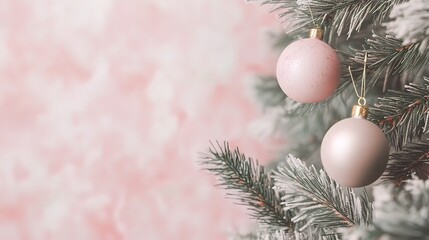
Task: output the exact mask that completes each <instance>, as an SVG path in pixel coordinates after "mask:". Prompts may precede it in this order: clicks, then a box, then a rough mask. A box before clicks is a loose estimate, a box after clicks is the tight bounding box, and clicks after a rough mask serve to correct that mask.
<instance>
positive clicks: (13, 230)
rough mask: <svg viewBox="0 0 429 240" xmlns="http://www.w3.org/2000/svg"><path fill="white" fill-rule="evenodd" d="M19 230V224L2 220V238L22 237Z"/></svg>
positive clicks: (0, 227) (0, 226)
mask: <svg viewBox="0 0 429 240" xmlns="http://www.w3.org/2000/svg"><path fill="white" fill-rule="evenodd" d="M19 232H20V231H19V228H18V226H17V225H15V224H12V223H8V222H0V239H11V240H12V239H22V238H23V237H22V236H21V235H20V234H19Z"/></svg>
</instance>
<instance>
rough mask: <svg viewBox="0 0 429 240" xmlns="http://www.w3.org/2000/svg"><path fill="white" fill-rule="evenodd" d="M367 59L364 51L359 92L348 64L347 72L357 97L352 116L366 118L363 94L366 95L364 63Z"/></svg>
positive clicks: (366, 108) (366, 109)
mask: <svg viewBox="0 0 429 240" xmlns="http://www.w3.org/2000/svg"><path fill="white" fill-rule="evenodd" d="M367 60H368V53H367V52H365V58H364V62H363V64H364V65H363V73H362V84H361V88H360V94H359V92H358V90H357V86H356V81H355V79H354V78H353V74H352V70H351V68H350V66H349V73H350V77H351V79H352V82H353V88H354V90H355V92H356V96H357V97H358V101H357V102H358V105H354V106H353V109H352V117H357V118H364V119H366V118H367V117H368V107H367V106H366V98H365V95H366V63H367Z"/></svg>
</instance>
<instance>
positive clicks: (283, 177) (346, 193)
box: [274, 155, 372, 234]
mask: <svg viewBox="0 0 429 240" xmlns="http://www.w3.org/2000/svg"><path fill="white" fill-rule="evenodd" d="M274 180H275V181H276V184H275V185H276V187H277V188H279V189H280V190H282V191H283V193H284V196H283V197H282V200H283V202H282V204H283V205H284V206H285V210H294V211H295V212H296V215H295V216H294V217H293V218H292V221H293V222H295V223H304V225H303V226H302V227H301V228H300V230H303V229H306V228H307V227H309V226H317V227H321V228H323V229H325V230H327V233H329V232H330V231H332V232H335V230H336V229H338V228H342V227H351V226H354V225H365V224H368V223H369V222H370V221H371V217H372V213H371V204H370V202H369V200H368V196H367V195H366V194H365V195H364V196H363V197H360V198H359V197H357V196H356V195H355V194H354V192H353V191H352V190H351V189H350V188H346V189H343V188H341V187H340V186H339V185H338V184H336V183H335V182H334V181H333V180H332V179H330V178H329V177H328V176H327V175H326V174H325V172H324V171H323V170H321V171H320V172H319V173H318V172H317V170H316V169H315V168H314V166H312V167H310V168H308V167H307V166H306V165H305V164H304V163H303V162H302V161H301V160H299V159H297V158H295V157H293V156H292V155H289V157H288V158H287V160H286V162H285V163H284V164H283V165H281V166H280V167H279V168H278V171H277V172H275V173H274ZM331 234H332V233H331Z"/></svg>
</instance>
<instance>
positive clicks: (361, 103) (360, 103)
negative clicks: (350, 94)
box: [358, 97, 366, 106]
mask: <svg viewBox="0 0 429 240" xmlns="http://www.w3.org/2000/svg"><path fill="white" fill-rule="evenodd" d="M358 104H359V106H365V105H366V99H365V98H364V97H359V99H358Z"/></svg>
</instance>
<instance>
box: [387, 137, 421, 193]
mask: <svg viewBox="0 0 429 240" xmlns="http://www.w3.org/2000/svg"><path fill="white" fill-rule="evenodd" d="M412 176H417V177H418V178H420V179H424V180H426V179H428V178H429V142H428V141H427V140H426V141H421V142H417V143H408V144H407V145H405V147H404V149H403V150H402V151H400V152H397V153H393V154H391V155H390V160H389V164H388V165H387V168H386V171H385V173H384V178H385V179H388V180H391V181H393V182H394V183H395V184H396V185H401V184H402V183H403V182H404V181H405V180H407V179H411V177H412Z"/></svg>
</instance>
